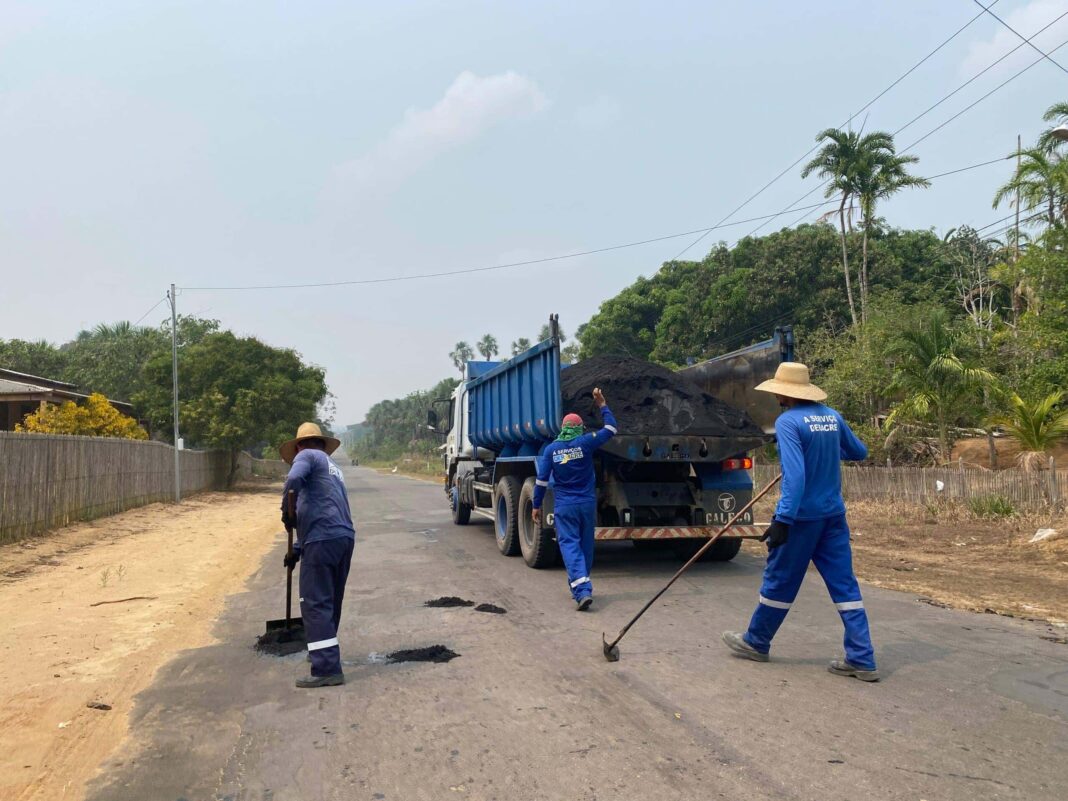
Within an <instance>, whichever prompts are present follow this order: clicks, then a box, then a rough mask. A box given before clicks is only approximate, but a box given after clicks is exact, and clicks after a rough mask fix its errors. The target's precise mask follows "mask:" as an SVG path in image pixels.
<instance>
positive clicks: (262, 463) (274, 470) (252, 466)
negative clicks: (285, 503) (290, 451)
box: [237, 453, 289, 479]
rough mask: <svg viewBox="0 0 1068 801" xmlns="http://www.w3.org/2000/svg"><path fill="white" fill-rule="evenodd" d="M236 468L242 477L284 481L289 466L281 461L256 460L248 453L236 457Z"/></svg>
mask: <svg viewBox="0 0 1068 801" xmlns="http://www.w3.org/2000/svg"><path fill="white" fill-rule="evenodd" d="M237 466H238V469H239V471H240V474H241V475H243V476H258V477H260V478H277V479H284V478H285V477H286V476H287V475H289V465H287V464H286V463H285V462H283V461H282V460H281V459H257V458H256V457H255V456H252V455H250V454H248V453H242V454H241V455H240V456H238V457H237Z"/></svg>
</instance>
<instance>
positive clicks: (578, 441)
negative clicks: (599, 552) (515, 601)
mask: <svg viewBox="0 0 1068 801" xmlns="http://www.w3.org/2000/svg"><path fill="white" fill-rule="evenodd" d="M593 400H594V401H595V402H596V404H597V408H598V409H600V410H601V420H602V421H603V422H604V428H602V429H600V430H599V431H594V432H593V433H590V434H587V433H585V429H584V425H583V422H582V418H581V417H580V416H579V415H577V414H569V415H567V416H566V417H564V419H563V422H562V424H561V430H560V436H558V437H557V438H556V441H555V442H552V443H550V444H549V445H548V446H547V447H546V448H545V450H544V451H542V454H541V456H539V457H538V477H537V484H536V485H535V487H534V511H533V518H534V523H535V525H539V526H540V525H541V502H542V501H543V500H544V498H545V490H546V489H547V488H548V487H549V480H550V478H551V479H552V482H553V515H554V519H555V526H556V541H557V542H558V543H559V544H560V553H561V554H562V555H563V557H564V566H565V567H566V568H567V579H568V582H569V583H570V585H571V597H572V598H574V599H575V608H576V609H578V611H580V612H584V611H585V610H587V609H589V608H590V604H592V603H593V582H592V581H591V580H590V572H591V571H592V569H593V530H594V528H595V527H596V525H597V477H596V475H595V474H594V469H593V454H594V452H595V451H596V450H597V449H598V448H600V447H601V446H602V445H604V444H605V443H606V442H608V440H610V439H611V438H612V436H613V435H614V434H616V433H617V430H618V429H617V428H616V418H615V417H614V416H613V415H612V410H611V409H609V408H608V404H607V403H606V402H605V399H604V394H603V393H602V392H601V390H600V389H595V390H593Z"/></svg>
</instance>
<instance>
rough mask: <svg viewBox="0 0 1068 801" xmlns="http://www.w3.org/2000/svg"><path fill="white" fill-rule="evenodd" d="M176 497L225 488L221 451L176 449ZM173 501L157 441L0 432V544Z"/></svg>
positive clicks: (166, 457)
mask: <svg viewBox="0 0 1068 801" xmlns="http://www.w3.org/2000/svg"><path fill="white" fill-rule="evenodd" d="M179 458H180V464H181V483H182V495H183V496H185V495H187V494H192V493H194V492H201V491H203V490H209V489H223V488H225V487H226V483H227V479H228V477H229V472H230V456H229V454H228V453H226V452H225V451H182V452H181V454H180V457H179ZM173 499H174V449H173V448H172V447H171V446H170V445H165V444H163V443H161V442H138V441H135V440H127V439H116V438H110V437H72V436H60V435H53V434H16V433H13V432H8V431H0V543H5V542H12V541H14V540H18V539H22V538H24V537H29V536H32V535H34V534H38V533H40V532H42V531H46V530H47V529H50V528H55V527H57V526H64V525H67V524H69V523H72V522H74V521H77V520H91V519H93V518H96V517H103V516H104V515H111V514H116V513H117V512H122V511H124V510H126V509H131V508H133V507H135V506H143V505H144V504H148V503H154V502H156V501H170V500H173Z"/></svg>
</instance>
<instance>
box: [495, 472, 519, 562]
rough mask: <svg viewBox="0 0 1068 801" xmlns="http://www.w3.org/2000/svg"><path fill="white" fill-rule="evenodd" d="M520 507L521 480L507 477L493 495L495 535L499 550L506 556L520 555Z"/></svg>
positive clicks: (498, 485)
mask: <svg viewBox="0 0 1068 801" xmlns="http://www.w3.org/2000/svg"><path fill="white" fill-rule="evenodd" d="M518 506H519V479H518V478H516V477H515V476H505V477H504V478H502V479H501V480H500V481H498V482H497V490H496V492H494V493H493V518H494V519H493V533H494V535H495V536H496V538H497V549H498V550H499V551H500V552H501V553H503V554H504V555H505V556H518V555H519V532H518V530H517V525H516V523H517V521H516V514H517V512H518Z"/></svg>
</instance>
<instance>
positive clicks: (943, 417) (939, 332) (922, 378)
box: [886, 309, 993, 461]
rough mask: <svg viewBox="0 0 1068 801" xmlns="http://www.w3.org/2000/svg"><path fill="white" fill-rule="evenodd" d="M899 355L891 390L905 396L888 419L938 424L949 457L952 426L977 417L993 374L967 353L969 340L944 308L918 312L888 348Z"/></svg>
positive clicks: (943, 449)
mask: <svg viewBox="0 0 1068 801" xmlns="http://www.w3.org/2000/svg"><path fill="white" fill-rule="evenodd" d="M887 354H888V355H889V356H890V357H892V358H893V359H894V360H895V367H894V372H893V379H892V381H891V383H890V386H889V388H888V391H889V392H890V393H891V394H893V395H898V396H899V397H900V398H901V400H900V402H899V403H898V404H896V406H895V407H894V409H893V410H892V411H891V413H890V416H889V417H888V418H887V421H886V423H887V427H888V428H889V427H893V426H894V425H895V424H897V423H899V422H903V421H908V420H914V421H930V422H933V423H934V426H935V429H936V432H937V436H938V445H939V452H940V455H941V458H942V460H943V461H945V460H948V458H949V454H950V446H951V444H952V441H951V437H950V428H951V426H954V425H956V424H958V423H961V422H963V421H965V420H967V419H968V416H969V415H971V416H972V417H973V418H974V416H975V415H976V414H977V412H978V409H979V407H980V404H981V400H982V387H983V386H984V385H985V384H986V383H988V382H989V381H991V380H992V378H993V376H992V375H991V373H990V372H989V371H988V370H986V369H985V368H983V367H981V366H978V365H976V364H975V363H974V362H973V361H972V360H971V359H970V355H971V354H969V353H967V339H966V338H965V336H964V335H963V332H962V331H961V328H960V327H959V326H957V325H955V324H954V322H953V321H952V320H951V318H950V317H949V315H948V314H947V313H946V311H945V310H944V309H937V310H935V311H934V312H933V313H929V314H923V316H922V317H918V318H917V317H914V318H913V320H912V321H911V322H910V324H908V325H906V326H905V327H904V328H903V330H902V331H901V332H900V333H899V334H898V335H897V337H896V338H895V339H894V341H893V342H892V343H891V344H890V346H889V348H888V349H887Z"/></svg>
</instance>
